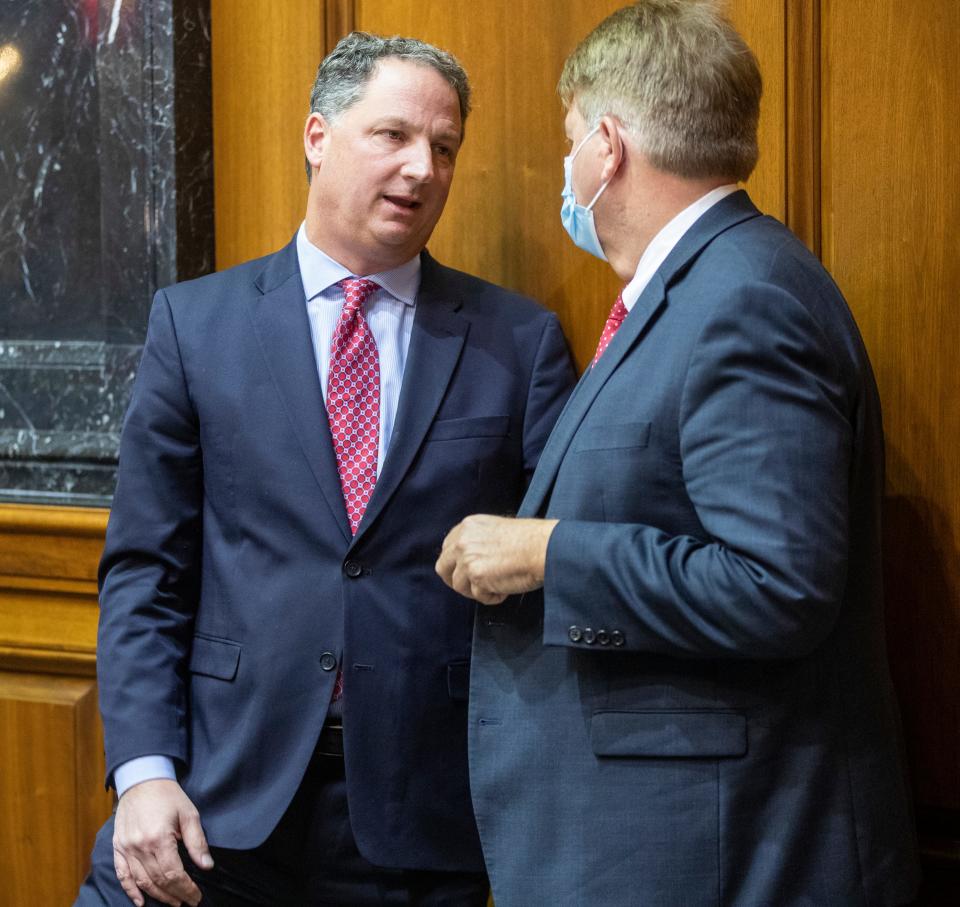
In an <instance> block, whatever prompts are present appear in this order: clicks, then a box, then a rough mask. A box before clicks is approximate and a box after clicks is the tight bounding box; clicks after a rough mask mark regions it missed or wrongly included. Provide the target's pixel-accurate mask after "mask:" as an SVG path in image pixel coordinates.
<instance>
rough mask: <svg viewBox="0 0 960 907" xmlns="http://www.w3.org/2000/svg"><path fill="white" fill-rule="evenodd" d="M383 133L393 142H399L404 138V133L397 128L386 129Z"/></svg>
mask: <svg viewBox="0 0 960 907" xmlns="http://www.w3.org/2000/svg"><path fill="white" fill-rule="evenodd" d="M383 135H385V136H386V137H387V138H388V139H390V141H391V142H399V141H400V140H401V139H402V138H403V133H402V132H400V131H399V130H397V129H385V130H384V131H383Z"/></svg>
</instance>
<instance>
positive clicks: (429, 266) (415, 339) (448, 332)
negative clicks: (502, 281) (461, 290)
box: [355, 252, 470, 541]
mask: <svg viewBox="0 0 960 907" xmlns="http://www.w3.org/2000/svg"><path fill="white" fill-rule="evenodd" d="M421 261H422V265H421V268H422V270H421V276H420V290H419V292H418V293H417V310H416V314H415V315H414V321H413V331H412V333H411V336H410V349H409V351H408V353H407V362H406V366H405V367H404V371H403V385H402V387H401V389H400V400H399V403H398V405H397V418H396V420H395V422H394V426H395V427H394V430H393V435H392V436H391V438H390V447H389V449H388V450H387V455H386V457H385V459H384V463H383V469H382V471H381V473H380V476H379V477H378V478H377V484H376V487H375V488H374V490H373V497H372V498H371V499H370V503H369V504H368V505H367V509H366V512H365V513H364V515H363V520H362V521H361V523H360V526H359V528H358V529H357V535H356V537H355V541H356V540H357V539H359V538H360V537H361V536H362V535H363V533H364V532H365V531H366V529H367V528H369V526H370V525H372V523H373V522H374V521H375V520H376V518H377V517H378V516H379V514H380V513H381V511H382V510H383V508H384V507H385V506H386V504H387V502H388V501H389V500H390V498H391V497H392V496H393V494H394V492H395V491H396V490H397V487H398V486H399V485H400V482H401V481H402V480H403V477H404V476H405V475H406V474H407V471H408V470H409V469H410V465H411V463H412V462H413V459H414V457H415V456H416V454H417V451H418V450H419V449H420V445H421V444H422V443H423V440H424V438H425V437H426V435H427V432H428V431H429V429H430V426H431V425H432V424H433V419H434V417H435V416H436V414H437V410H438V409H439V408H440V403H441V401H442V400H443V396H444V394H445V393H446V391H447V386H448V385H449V383H450V379H451V377H452V376H453V372H454V369H455V368H456V366H457V362H458V361H459V359H460V353H461V351H462V350H463V344H464V342H465V340H466V337H467V332H468V330H469V327H470V323H469V322H468V321H467V320H466V319H465V318H463V317H462V316H461V315H458V314H457V311H456V310H457V309H458V308H459V307H460V300H459V298H458V296H457V294H456V292H455V291H452V290H451V288H450V287H449V284H448V282H447V281H445V280H444V279H443V275H442V272H441V270H440V267H439V265H437V263H436V262H435V261H434V260H433V259H432V258H431V257H430V256H429V255H428V254H427V253H426V252H423V253H422V259H421Z"/></svg>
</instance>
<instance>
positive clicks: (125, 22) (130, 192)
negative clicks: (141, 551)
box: [0, 0, 213, 504]
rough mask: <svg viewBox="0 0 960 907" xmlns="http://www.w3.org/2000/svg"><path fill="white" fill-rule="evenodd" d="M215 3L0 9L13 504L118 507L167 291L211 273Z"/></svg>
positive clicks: (94, 2) (1, 312)
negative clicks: (123, 453) (133, 393)
mask: <svg viewBox="0 0 960 907" xmlns="http://www.w3.org/2000/svg"><path fill="white" fill-rule="evenodd" d="M209 20H210V15H209V0H2V2H0V498H2V499H5V500H19V501H48V502H63V503H90V504H105V503H108V502H109V498H110V494H111V493H112V490H113V483H114V479H115V467H116V449H117V439H118V434H119V430H120V425H121V422H122V418H123V412H124V409H125V407H126V403H127V399H128V397H129V393H130V388H131V383H132V381H133V376H134V374H135V371H136V365H137V362H138V361H139V355H140V349H141V345H142V342H143V336H144V331H145V328H146V320H147V313H148V311H149V307H150V300H151V298H152V295H153V293H154V291H155V290H156V289H157V288H158V287H160V286H163V285H165V284H168V283H172V282H173V281H175V280H178V279H185V278H189V277H193V276H197V275H199V274H203V273H206V272H208V271H210V270H212V268H213V179H212V177H213V164H212V147H211V146H212V129H211V108H210V29H209Z"/></svg>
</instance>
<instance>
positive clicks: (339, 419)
mask: <svg viewBox="0 0 960 907" xmlns="http://www.w3.org/2000/svg"><path fill="white" fill-rule="evenodd" d="M338 285H339V286H340V287H342V288H343V295H344V297H345V299H346V301H345V302H344V305H343V311H342V312H341V313H340V319H339V320H338V321H337V326H336V327H335V328H334V330H333V340H332V341H331V343H330V371H329V374H328V376H327V415H328V416H329V418H330V434H331V436H332V437H333V449H334V452H335V453H336V455H337V469H338V471H339V472H340V487H341V488H342V489H343V503H344V504H345V505H346V508H347V518H348V519H349V520H350V531H351V532H352V533H353V534H354V535H356V532H357V527H358V526H359V525H360V520H361V519H362V518H363V512H364V510H366V509H367V504H369V503H370V496H371V495H372V494H373V486H374V484H375V483H376V481H377V453H378V450H379V447H380V356H379V354H378V353H377V342H376V341H375V340H374V339H373V333H372V332H371V330H370V326H369V325H368V324H367V319H366V318H364V317H363V304H364V303H365V302H366V301H367V299H368V298H369V297H370V296H371V295H372V294H373V293H374V292H375V291H376V290H378V289H379V287H378V286H377V285H376V284H375V283H374V282H373V281H372V280H365V279H364V278H362V277H351V278H348V279H347V280H341V281H340V283H339V284H338Z"/></svg>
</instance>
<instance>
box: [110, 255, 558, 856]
mask: <svg viewBox="0 0 960 907" xmlns="http://www.w3.org/2000/svg"><path fill="white" fill-rule="evenodd" d="M572 384H573V373H572V368H571V365H570V360H569V355H568V352H567V348H566V344H565V342H564V339H563V336H562V334H561V331H560V328H559V325H558V322H557V319H556V317H555V316H554V315H552V314H550V313H548V312H546V311H545V310H543V309H542V308H541V307H539V306H537V305H536V304H535V303H533V302H531V301H530V300H527V299H524V298H522V297H519V296H517V295H515V294H512V293H509V292H507V291H505V290H503V289H500V288H498V287H495V286H492V285H491V284H488V283H485V282H483V281H481V280H478V279H475V278H473V277H469V276H467V275H465V274H462V273H459V272H457V271H452V270H450V269H448V268H445V267H442V266H440V265H439V264H437V263H436V262H435V261H433V260H432V259H431V258H430V257H429V255H427V254H426V253H423V258H422V279H421V287H420V292H419V295H418V298H417V309H416V314H415V318H414V325H413V333H412V337H411V341H410V348H409V353H408V358H407V365H406V370H405V374H404V379H403V387H402V391H401V395H400V402H399V407H398V413H397V419H396V423H395V424H396V428H395V431H394V434H393V436H392V439H391V445H390V448H389V450H388V452H387V454H386V457H385V461H384V463H383V466H382V471H381V475H380V477H379V480H378V482H377V485H376V489H375V492H374V494H373V498H372V500H371V502H370V504H369V506H368V508H367V511H366V513H365V515H364V518H363V521H362V523H361V525H360V527H359V529H358V531H357V534H356V536H355V537H351V534H350V529H349V525H348V522H347V517H346V513H345V510H344V504H343V498H342V495H341V490H340V483H339V478H338V474H337V468H336V462H335V457H334V453H333V448H332V445H331V441H330V433H329V428H328V424H327V418H326V410H325V406H324V401H323V397H322V393H321V388H320V382H319V378H318V374H317V367H316V362H315V359H314V353H313V348H312V346H311V341H310V331H309V326H308V320H307V313H306V306H305V302H304V294H303V289H302V284H301V279H300V272H299V268H298V264H297V255H296V248H295V245H294V244H293V243H291V244H290V245H288V246H287V247H286V248H285V249H283V250H282V251H281V252H279V253H277V254H275V255H272V256H269V257H267V258H265V259H261V260H259V261H255V262H250V263H247V264H244V265H241V266H239V267H237V268H234V269H232V270H229V271H226V272H224V273H221V274H216V275H212V276H209V277H204V278H201V279H199V280H195V281H190V282H188V283H183V284H179V285H177V286H173V287H170V288H168V289H166V290H161V291H160V292H159V293H158V294H157V296H156V299H155V301H154V306H153V309H152V312H151V316H150V324H149V329H148V332H147V339H146V344H145V347H144V352H143V359H142V363H141V366H140V370H139V373H138V375H137V380H136V385H135V389H134V392H133V397H132V401H131V403H130V407H129V411H128V413H127V417H126V421H125V424H124V429H123V437H122V441H121V448H120V468H119V478H118V483H117V490H116V496H115V498H114V503H113V510H112V513H111V516H110V522H109V528H108V530H107V540H106V548H105V551H104V555H103V561H102V564H101V574H100V575H101V619H100V632H99V649H98V651H99V658H98V676H99V681H100V700H101V711H102V714H103V720H104V728H105V732H106V753H107V772H108V778H109V776H110V774H111V773H112V772H113V770H114V769H115V768H116V766H117V765H118V764H120V763H122V762H124V761H126V760H128V759H131V758H133V757H135V756H140V755H144V754H147V753H157V754H165V755H167V756H170V757H172V758H173V759H174V760H175V762H176V763H177V765H178V767H179V770H180V780H181V783H182V785H183V787H184V789H185V790H186V793H187V794H188V795H189V796H190V797H191V798H192V800H193V801H194V803H195V804H196V806H197V808H198V809H199V811H200V816H201V820H202V821H203V824H204V827H205V829H206V833H207V836H208V839H209V841H210V843H211V844H214V845H217V846H221V847H229V848H251V847H254V846H256V845H258V844H259V843H261V842H262V841H263V840H264V839H265V838H266V836H267V835H268V834H269V833H270V831H271V830H272V829H273V827H274V825H275V824H276V822H277V821H278V819H279V818H280V816H281V815H282V814H283V812H284V810H285V808H286V807H287V805H288V804H289V802H290V800H291V798H292V797H293V795H294V793H295V791H296V789H297V787H298V785H299V783H300V779H301V778H302V776H303V773H304V770H305V768H306V766H307V763H308V761H309V759H310V757H311V753H312V752H313V749H314V745H315V743H316V740H317V735H318V733H319V731H320V728H321V726H322V724H323V722H324V718H325V715H326V713H327V707H328V703H329V701H330V695H331V691H332V688H333V683H334V679H335V677H336V667H337V666H338V665H342V668H343V672H344V677H345V683H346V693H345V698H344V718H343V723H344V728H345V731H344V746H345V751H346V773H347V787H348V798H349V804H350V813H351V823H352V825H353V829H354V833H355V836H356V840H357V843H358V845H359V848H360V851H361V852H362V853H363V854H364V856H365V857H367V859H369V860H370V861H372V862H373V863H376V864H378V865H384V866H398V867H407V868H421V869H435V870H465V869H470V870H479V869H481V868H482V866H483V862H482V857H481V854H480V848H479V841H478V839H477V833H476V827H475V823H474V819H473V815H472V812H471V808H470V798H469V792H468V780H467V765H466V746H467V744H466V698H467V689H468V676H469V659H470V639H471V632H472V624H473V608H471V606H470V605H469V604H468V603H467V602H465V601H464V599H462V598H460V597H459V596H457V595H456V594H454V593H453V592H451V591H450V590H448V589H447V588H446V587H445V586H444V585H443V583H442V582H441V581H440V579H439V578H438V577H437V576H436V574H435V572H434V562H435V560H436V557H437V555H438V553H439V550H440V546H441V543H442V540H443V538H444V535H445V534H446V532H447V531H448V530H449V529H450V528H451V527H452V526H453V525H454V524H456V523H457V522H458V521H459V520H460V519H462V518H463V517H464V516H466V515H467V514H469V513H473V512H475V511H478V510H480V511H488V512H494V513H498V512H499V513H504V512H512V511H515V510H516V508H517V505H518V504H519V502H520V499H521V497H522V495H523V492H524V489H525V487H526V485H527V482H528V480H529V477H530V475H531V474H532V471H533V469H534V467H535V465H536V463H537V460H538V459H539V456H540V452H541V449H542V447H543V445H544V443H545V441H546V438H547V435H548V434H549V431H550V428H551V427H552V425H553V423H554V421H555V419H556V417H557V415H558V413H559V411H560V408H561V407H562V405H563V403H564V401H565V399H566V397H567V395H568V392H569V390H570V387H571V386H572Z"/></svg>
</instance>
